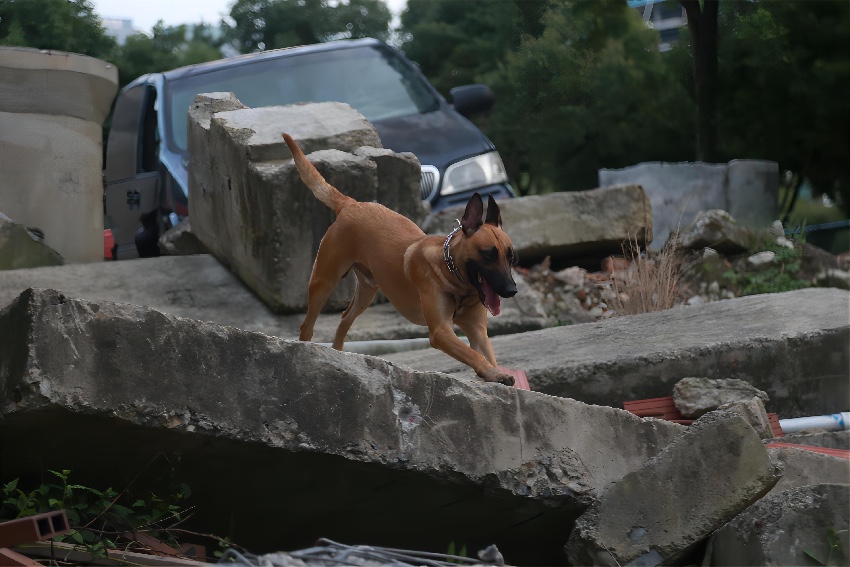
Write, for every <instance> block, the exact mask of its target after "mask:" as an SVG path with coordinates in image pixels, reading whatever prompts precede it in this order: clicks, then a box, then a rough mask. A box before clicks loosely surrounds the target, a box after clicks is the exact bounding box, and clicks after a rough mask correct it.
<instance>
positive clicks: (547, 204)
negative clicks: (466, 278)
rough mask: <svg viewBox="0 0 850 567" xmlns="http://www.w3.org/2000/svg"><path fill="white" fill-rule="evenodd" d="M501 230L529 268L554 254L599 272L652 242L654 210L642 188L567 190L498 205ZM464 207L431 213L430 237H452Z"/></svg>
mask: <svg viewBox="0 0 850 567" xmlns="http://www.w3.org/2000/svg"><path fill="white" fill-rule="evenodd" d="M499 209H500V210H501V213H502V226H503V228H504V229H505V231H506V232H507V233H508V235H509V236H510V237H511V242H512V243H513V245H514V249H515V250H516V251H517V252H518V253H519V257H520V258H521V259H522V262H523V263H524V264H528V263H530V262H535V261H540V260H543V258H544V257H545V256H551V257H552V259H553V261H554V260H559V261H563V262H567V265H570V266H572V265H583V264H586V265H587V266H592V267H593V268H594V269H598V266H599V262H600V261H601V260H602V258H604V257H606V256H609V255H611V254H622V252H623V248H622V246H623V243H624V242H625V241H627V240H631V239H635V238H636V239H637V241H638V242H639V243H640V244H644V243H645V242H648V241H651V240H652V208H651V207H650V205H649V200H648V199H647V197H646V194H645V193H644V191H643V189H642V188H641V187H640V186H639V185H619V186H614V187H603V188H600V189H591V190H589V191H568V192H561V193H550V194H548V195H535V196H530V197H522V198H520V199H511V200H508V201H503V202H501V203H499ZM462 216H463V207H449V208H447V209H443V210H442V211H439V212H437V213H435V214H433V215H431V216H430V217H429V218H428V219H427V220H426V222H425V224H424V225H423V227H422V228H423V230H424V231H425V232H426V233H428V234H447V233H448V232H449V231H450V230H451V229H452V223H454V220H455V219H459V218H461V217H462Z"/></svg>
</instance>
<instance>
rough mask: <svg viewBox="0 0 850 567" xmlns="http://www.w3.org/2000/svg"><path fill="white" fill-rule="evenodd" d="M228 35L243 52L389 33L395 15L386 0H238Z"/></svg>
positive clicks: (378, 35)
mask: <svg viewBox="0 0 850 567" xmlns="http://www.w3.org/2000/svg"><path fill="white" fill-rule="evenodd" d="M230 17H231V18H232V19H233V21H234V22H235V25H234V26H233V27H232V28H230V29H229V31H228V35H229V38H230V39H231V41H232V42H233V44H234V47H236V49H238V50H239V51H240V52H242V53H250V52H252V51H262V50H264V49H277V48H281V47H292V46H295V45H307V44H312V43H320V42H323V41H329V40H333V39H347V38H361V37H376V38H379V39H385V38H386V37H387V36H388V35H389V23H390V18H391V14H390V11H389V8H387V6H386V4H385V3H384V2H383V1H382V0H340V1H339V2H337V3H331V2H328V0H238V1H237V2H236V3H235V4H234V5H233V8H232V9H231V11H230Z"/></svg>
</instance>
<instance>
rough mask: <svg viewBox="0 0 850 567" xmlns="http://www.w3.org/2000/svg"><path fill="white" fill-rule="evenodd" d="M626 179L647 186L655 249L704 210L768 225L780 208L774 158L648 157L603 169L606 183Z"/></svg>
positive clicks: (601, 176) (602, 179)
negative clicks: (711, 160)
mask: <svg viewBox="0 0 850 567" xmlns="http://www.w3.org/2000/svg"><path fill="white" fill-rule="evenodd" d="M623 183H633V184H638V185H640V186H641V187H643V189H644V191H646V195H647V197H648V198H649V202H650V205H651V207H652V209H651V210H652V224H653V226H654V227H655V239H654V241H653V245H654V247H655V248H661V246H662V245H663V244H664V242H666V241H667V237H668V235H669V234H670V233H672V232H674V231H676V230H678V229H680V228H681V227H682V226H684V225H685V224H687V223H688V222H689V221H690V219H692V218H694V215H696V214H697V213H699V212H700V211H708V210H711V209H722V210H724V211H729V213H731V215H732V216H733V217H735V218H736V219H738V221H739V222H741V223H742V224H745V225H747V226H753V227H765V228H766V227H769V226H770V225H771V223H773V221H774V220H775V219H776V218H777V216H778V213H779V167H778V165H777V164H776V162H771V161H762V160H747V159H740V160H733V161H730V162H729V163H701V162H696V163H693V162H685V163H669V162H647V163H640V164H637V165H634V166H630V167H624V168H622V169H600V170H599V185H600V186H601V187H606V186H608V185H616V184H623Z"/></svg>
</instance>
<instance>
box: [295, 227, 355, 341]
mask: <svg viewBox="0 0 850 567" xmlns="http://www.w3.org/2000/svg"><path fill="white" fill-rule="evenodd" d="M333 228H334V225H331V228H330V229H328V232H327V233H326V234H325V237H324V238H323V239H322V243H321V244H320V245H319V252H318V254H317V255H316V262H315V263H314V264H313V273H312V274H311V275H310V286H309V288H308V289H307V314H306V315H305V316H304V322H303V323H301V334H300V335H299V337H298V338H299V339H300V340H302V341H309V340H310V339H312V338H313V326H314V325H315V324H316V319H317V318H318V317H319V313H321V311H322V307H324V306H325V303H327V301H328V298H329V297H330V296H331V293H333V290H334V288H336V285H337V284H338V283H339V280H341V279H342V278H343V277H344V276H345V274H347V273H348V270H350V269H351V260H350V258H348V254H347V251H346V249H345V248H344V247H340V246H338V245H336V244H335V242H334V238H333V237H332V230H333ZM329 236H330V238H329Z"/></svg>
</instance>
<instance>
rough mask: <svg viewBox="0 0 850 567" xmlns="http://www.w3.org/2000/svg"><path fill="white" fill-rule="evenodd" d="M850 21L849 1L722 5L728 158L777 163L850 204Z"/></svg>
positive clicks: (722, 153) (722, 144)
mask: <svg viewBox="0 0 850 567" xmlns="http://www.w3.org/2000/svg"><path fill="white" fill-rule="evenodd" d="M848 24H850V5H848V3H847V2H845V1H843V0H823V1H819V2H770V1H764V0H762V1H756V2H729V1H724V2H721V3H720V14H719V21H718V31H719V36H720V37H719V48H718V65H719V77H718V83H719V84H718V89H717V93H718V99H717V130H718V152H719V158H720V159H719V161H726V160H729V159H746V158H753V159H769V160H773V161H777V162H779V167H780V170H783V171H784V170H788V171H792V172H795V173H798V174H800V175H802V176H803V177H804V178H805V179H807V180H809V182H810V183H812V185H813V187H814V189H815V192H816V195H817V194H819V193H824V192H826V193H828V194H829V195H830V196H831V197H832V198H833V199H835V200H839V201H840V202H841V203H843V204H844V205H845V207H846V206H847V205H848V204H850V200H848V197H850V188H848V176H847V171H848V170H850V137H848V133H847V124H848V121H850V112H848V105H847V104H846V96H845V95H846V92H847V84H848V81H850V25H848ZM686 42H687V34H685V41H683V42H682V44H681V45H680V46H679V47H677V49H685V48H686Z"/></svg>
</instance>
